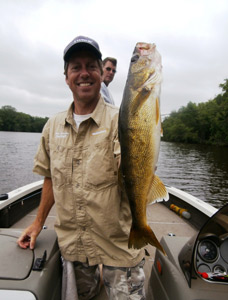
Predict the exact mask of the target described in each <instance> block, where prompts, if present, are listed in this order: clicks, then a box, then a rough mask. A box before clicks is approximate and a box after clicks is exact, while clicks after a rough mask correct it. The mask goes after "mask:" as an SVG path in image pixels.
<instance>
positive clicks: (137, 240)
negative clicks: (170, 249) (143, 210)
mask: <svg viewBox="0 0 228 300" xmlns="http://www.w3.org/2000/svg"><path fill="white" fill-rule="evenodd" d="M147 244H151V245H152V246H154V247H156V248H157V249H159V250H160V251H161V252H163V253H164V254H165V255H166V253H165V250H164V249H163V247H162V245H161V244H160V243H159V241H158V240H157V238H156V236H155V234H154V232H153V230H152V229H151V228H150V226H149V225H145V226H144V227H143V228H134V227H133V226H132V227H131V232H130V236H129V239H128V248H134V249H141V248H142V247H144V246H146V245H147Z"/></svg>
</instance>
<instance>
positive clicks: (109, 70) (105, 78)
mask: <svg viewBox="0 0 228 300" xmlns="http://www.w3.org/2000/svg"><path fill="white" fill-rule="evenodd" d="M116 66H117V60H116V59H115V58H113V57H106V58H105V59H104V60H103V75H102V83H101V95H102V96H103V98H104V100H105V101H106V102H107V103H110V104H113V105H115V103H114V100H113V97H112V95H111V93H110V91H109V89H108V85H109V84H110V82H112V81H113V78H114V76H115V74H116Z"/></svg>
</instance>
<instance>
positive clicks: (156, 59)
mask: <svg viewBox="0 0 228 300" xmlns="http://www.w3.org/2000/svg"><path fill="white" fill-rule="evenodd" d="M161 68H162V65H161V56H160V54H159V53H158V51H157V49H156V45H155V44H154V43H153V44H149V43H141V42H140V43H137V44H136V46H135V49H134V52H133V54H132V58H131V63H130V68H129V79H130V81H131V82H130V84H131V87H132V89H134V90H138V89H142V88H146V89H151V88H152V85H151V79H152V78H154V75H155V74H156V75H157V74H158V73H159V74H161ZM153 81H154V79H153Z"/></svg>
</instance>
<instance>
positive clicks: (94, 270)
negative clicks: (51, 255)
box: [62, 260, 145, 300]
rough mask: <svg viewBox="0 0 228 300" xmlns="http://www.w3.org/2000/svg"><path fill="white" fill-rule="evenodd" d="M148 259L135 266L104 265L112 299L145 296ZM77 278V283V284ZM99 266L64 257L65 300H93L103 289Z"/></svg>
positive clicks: (122, 299) (104, 274)
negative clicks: (69, 260) (101, 287)
mask: <svg viewBox="0 0 228 300" xmlns="http://www.w3.org/2000/svg"><path fill="white" fill-rule="evenodd" d="M143 266H144V260H142V261H141V262H140V263H139V264H138V265H137V266H135V267H132V268H123V267H119V268H117V267H110V266H105V265H104V266H103V272H102V273H103V274H102V275H103V282H104V286H105V290H106V292H107V294H108V298H109V299H110V300H145V291H144V281H145V274H144V270H143ZM76 282H77V284H76ZM100 286H101V285H100V270H99V266H98V265H96V266H89V265H88V264H85V263H80V262H73V263H72V262H68V261H65V260H63V286H62V300H77V299H79V300H89V299H92V298H93V297H95V296H96V295H98V294H99V292H100Z"/></svg>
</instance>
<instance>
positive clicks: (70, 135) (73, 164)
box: [34, 97, 144, 267]
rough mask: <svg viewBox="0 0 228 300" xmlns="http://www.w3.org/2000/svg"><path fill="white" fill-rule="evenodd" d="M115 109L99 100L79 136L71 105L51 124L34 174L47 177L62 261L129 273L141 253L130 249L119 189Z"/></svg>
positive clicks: (126, 214) (127, 217)
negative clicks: (106, 267)
mask: <svg viewBox="0 0 228 300" xmlns="http://www.w3.org/2000/svg"><path fill="white" fill-rule="evenodd" d="M119 158H120V145H119V142H118V108H116V107H114V106H112V105H109V104H107V103H105V102H104V100H103V98H102V97H101V98H100V100H99V102H98V104H97V107H96V108H95V110H94V112H93V113H92V115H91V117H90V118H89V119H88V120H85V121H83V122H82V123H81V124H80V126H79V129H78V130H77V128H76V125H75V121H74V119H73V104H72V105H71V106H70V108H69V109H68V111H67V112H63V113H59V114H58V115H56V116H55V117H53V118H51V119H49V121H48V122H47V124H46V125H45V127H44V129H43V133H42V138H41V142H40V146H39V149H38V152H37V154H36V157H35V165H34V172H36V173H38V174H40V175H43V176H46V177H51V178H52V182H53V191H54V197H55V204H56V214H57V216H56V224H55V229H56V232H57V236H58V242H59V246H60V250H61V254H62V255H63V257H64V258H65V259H66V260H70V261H81V262H86V261H87V260H88V262H89V264H90V265H94V264H99V263H103V264H105V265H109V266H125V267H131V266H134V265H136V264H138V263H139V262H140V261H141V259H142V258H143V254H144V253H143V252H142V251H138V250H133V249H130V250H129V249H128V246H127V244H128V236H129V232H130V225H131V214H130V208H129V203H128V201H127V199H126V198H125V197H123V196H121V192H120V190H119V188H118V167H117V165H118V160H119Z"/></svg>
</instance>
